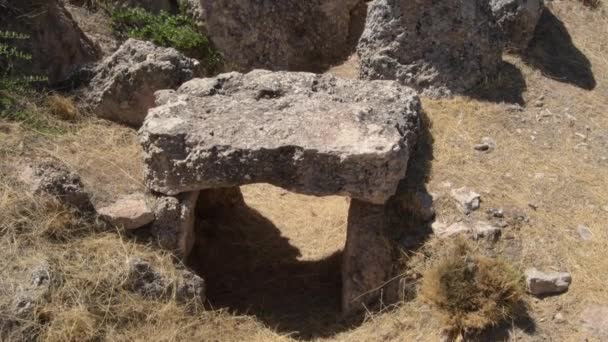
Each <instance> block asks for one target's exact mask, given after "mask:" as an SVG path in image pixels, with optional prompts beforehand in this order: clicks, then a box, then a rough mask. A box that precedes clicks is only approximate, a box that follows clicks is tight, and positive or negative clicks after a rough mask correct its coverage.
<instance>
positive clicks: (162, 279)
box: [125, 257, 205, 305]
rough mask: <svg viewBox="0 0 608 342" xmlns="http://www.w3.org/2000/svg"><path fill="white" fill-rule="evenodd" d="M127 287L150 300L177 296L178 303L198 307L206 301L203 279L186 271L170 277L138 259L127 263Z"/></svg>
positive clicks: (183, 270)
mask: <svg viewBox="0 0 608 342" xmlns="http://www.w3.org/2000/svg"><path fill="white" fill-rule="evenodd" d="M125 287H126V288H127V289H128V290H129V291H132V292H135V293H138V294H140V295H142V296H144V297H148V298H155V299H167V298H170V297H171V296H173V295H175V299H176V300H177V301H178V302H181V303H187V304H197V305H200V304H202V302H203V301H204V300H205V281H204V280H203V278H201V277H199V276H198V275H196V274H194V273H192V272H190V271H189V270H185V269H181V270H177V272H176V274H175V275H174V276H169V275H166V274H163V273H161V272H159V271H158V270H156V269H155V268H154V267H153V266H152V264H150V263H149V262H148V261H146V260H143V259H141V258H137V257H134V258H130V259H129V260H128V261H127V276H126V280H125Z"/></svg>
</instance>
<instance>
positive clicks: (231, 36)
mask: <svg viewBox="0 0 608 342" xmlns="http://www.w3.org/2000/svg"><path fill="white" fill-rule="evenodd" d="M201 2H202V4H203V11H202V12H203V14H204V18H205V22H206V26H207V32H208V34H209V37H210V39H211V40H212V41H213V43H214V44H215V45H216V46H217V48H218V49H219V50H220V51H221V52H222V53H223V55H224V56H225V58H226V60H227V61H229V62H230V63H233V64H234V66H235V67H236V68H237V69H238V70H240V71H249V70H251V69H254V68H263V69H269V70H291V71H313V72H318V71H321V70H322V69H324V68H326V67H327V66H329V65H331V64H334V63H335V62H337V61H338V60H340V59H341V58H344V57H346V56H347V54H348V52H349V51H348V50H349V46H348V45H349V44H348V43H349V40H350V37H349V36H350V27H351V21H352V20H351V19H352V18H351V11H353V9H355V8H356V7H357V5H359V4H360V3H361V2H362V0H308V1H302V0H281V1H258V0H238V1H225V0H202V1H201Z"/></svg>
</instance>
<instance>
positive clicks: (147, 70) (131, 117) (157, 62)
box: [83, 39, 199, 127]
mask: <svg viewBox="0 0 608 342" xmlns="http://www.w3.org/2000/svg"><path fill="white" fill-rule="evenodd" d="M198 64H199V63H198V61H196V60H194V59H191V58H187V57H186V56H184V55H182V54H181V53H179V52H178V51H177V50H175V49H173V48H163V47H158V46H156V45H154V44H152V43H150V42H144V41H141V40H136V39H129V40H127V41H126V42H125V43H124V44H123V45H122V46H121V47H120V48H119V49H118V51H116V52H115V53H114V54H113V55H112V56H110V57H108V58H106V59H105V60H104V61H103V62H102V63H100V65H99V66H98V67H97V70H96V71H95V72H96V75H95V77H94V78H93V80H92V81H91V83H90V85H89V87H88V89H87V91H86V92H85V95H84V99H83V102H84V103H85V105H86V106H87V107H88V108H89V109H90V110H91V111H92V112H93V113H95V114H96V115H97V116H99V117H102V118H105V119H108V120H112V121H117V122H121V123H125V124H128V125H130V126H134V127H139V126H141V123H142V122H143V121H144V118H145V117H146V114H147V113H148V109H149V108H150V107H154V92H155V91H157V90H160V89H168V88H177V87H179V86H180V85H181V84H182V83H183V82H185V81H187V80H190V79H191V78H192V77H193V76H194V74H195V72H196V68H197V66H198Z"/></svg>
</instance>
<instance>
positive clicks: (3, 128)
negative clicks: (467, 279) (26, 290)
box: [0, 1, 608, 342]
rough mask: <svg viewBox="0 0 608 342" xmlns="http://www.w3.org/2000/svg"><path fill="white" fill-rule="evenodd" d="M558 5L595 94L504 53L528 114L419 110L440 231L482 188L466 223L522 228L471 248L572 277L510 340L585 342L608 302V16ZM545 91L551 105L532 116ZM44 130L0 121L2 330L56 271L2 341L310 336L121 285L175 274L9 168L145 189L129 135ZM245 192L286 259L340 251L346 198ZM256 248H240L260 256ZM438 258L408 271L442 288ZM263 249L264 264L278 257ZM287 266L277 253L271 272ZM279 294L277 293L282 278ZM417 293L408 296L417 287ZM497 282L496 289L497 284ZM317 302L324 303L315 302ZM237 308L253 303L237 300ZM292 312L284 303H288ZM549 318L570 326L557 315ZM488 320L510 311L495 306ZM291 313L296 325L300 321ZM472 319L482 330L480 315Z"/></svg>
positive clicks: (103, 190)
mask: <svg viewBox="0 0 608 342" xmlns="http://www.w3.org/2000/svg"><path fill="white" fill-rule="evenodd" d="M552 7H553V9H552V10H553V13H554V14H555V15H556V16H557V17H558V18H560V19H561V20H562V21H563V22H564V25H565V27H566V29H567V30H568V31H569V33H570V35H571V36H572V38H573V42H574V44H575V45H576V47H577V48H578V49H580V50H581V52H582V53H583V54H584V55H585V56H586V57H587V58H588V59H589V61H590V65H591V71H592V73H593V76H594V78H595V81H596V83H597V85H596V87H595V88H594V89H591V90H585V89H581V88H580V87H577V86H576V85H574V84H570V83H567V82H563V81H564V80H560V79H559V78H556V77H554V75H551V77H549V76H550V75H548V74H546V73H545V72H543V71H541V70H539V69H537V68H534V67H532V66H530V65H529V64H527V63H524V62H523V61H522V60H521V59H520V58H519V57H517V56H506V57H505V58H506V60H507V61H508V62H509V63H511V64H512V65H514V67H515V69H519V70H520V71H521V72H522V77H523V79H524V80H525V83H526V85H527V89H526V90H525V91H524V92H523V94H522V97H523V99H524V100H525V101H526V102H527V106H525V107H524V108H523V110H522V111H518V110H512V109H510V106H509V105H505V104H500V103H493V102H489V101H486V100H478V99H471V98H467V97H457V98H455V99H451V100H428V99H424V101H423V102H424V108H425V110H426V112H427V115H428V117H429V119H430V121H431V122H432V126H431V135H432V136H433V138H434V143H433V148H432V150H433V155H434V159H433V165H432V166H433V167H432V171H431V174H430V181H429V183H428V184H427V186H428V187H429V189H430V190H431V191H432V192H434V193H435V194H436V195H437V198H438V199H437V201H436V207H437V214H438V219H439V220H441V221H445V222H448V223H451V222H454V221H456V220H459V219H462V215H461V214H460V213H459V212H458V210H457V209H456V207H455V206H454V205H453V203H452V201H451V200H450V198H449V190H450V189H451V188H454V187H460V186H469V187H471V188H473V189H475V190H476V191H478V192H479V193H481V195H482V208H481V210H480V211H478V212H475V213H474V214H473V215H472V217H471V219H473V220H477V219H482V220H487V219H488V217H487V216H486V215H485V210H487V209H489V208H504V209H505V212H506V215H507V218H506V221H509V220H510V219H511V218H512V216H513V214H512V213H521V214H525V215H526V216H527V217H529V222H527V223H526V222H512V221H509V223H510V225H509V227H507V228H505V230H504V232H503V238H502V239H501V241H499V242H498V243H497V244H495V245H490V246H486V245H479V246H476V247H475V248H479V250H480V251H483V254H484V255H485V254H487V255H489V256H492V257H494V256H497V255H499V256H501V257H503V258H504V259H507V260H508V261H509V263H510V264H512V265H514V266H513V267H514V268H515V270H516V271H515V272H520V271H521V270H522V269H524V268H526V267H530V266H534V267H537V268H541V269H548V270H552V269H555V270H561V271H569V272H571V273H572V275H573V279H574V283H573V284H572V286H571V288H570V290H569V291H568V292H567V293H566V294H563V295H561V296H557V297H551V298H547V299H544V300H541V301H539V300H527V298H525V300H526V301H527V302H528V303H527V304H528V306H529V314H530V315H531V316H532V319H533V321H534V322H535V326H536V331H535V332H529V331H524V330H522V329H520V328H518V327H507V328H506V334H507V337H508V338H507V339H505V340H508V339H519V340H523V341H537V340H541V339H543V340H559V341H580V340H584V339H589V340H593V337H592V336H590V335H589V334H588V333H587V332H585V331H584V330H581V329H580V327H579V326H578V325H577V324H576V322H578V315H579V314H580V312H581V311H582V310H583V309H584V307H585V305H586V304H587V303H591V302H595V303H608V293H607V292H606V291H605V284H606V283H607V282H608V278H607V277H606V272H605V270H606V269H608V260H606V258H605V257H604V255H605V246H606V243H607V242H608V231H606V229H605V224H604V223H605V222H606V221H608V211H607V210H608V209H605V208H608V188H607V186H606V182H605V180H606V179H607V178H608V169H607V168H606V165H607V164H606V163H607V161H606V160H605V158H604V157H605V155H606V152H607V151H608V142H606V137H608V128H607V127H608V117H606V113H608V99H607V97H606V94H608V59H607V58H606V56H608V40H607V39H606V37H608V16H607V15H606V13H605V11H604V9H603V8H599V9H597V10H594V11H590V10H587V9H585V8H582V7H581V5H580V4H579V3H578V1H554V2H553V5H552ZM564 62H568V61H564ZM570 62H572V61H570ZM355 64H356V60H350V61H349V62H348V63H347V64H346V65H345V66H344V67H343V68H337V69H336V70H335V71H336V72H337V73H340V75H341V76H344V77H348V76H351V75H356V65H355ZM541 96H543V97H544V100H543V102H544V105H543V106H542V107H535V106H534V103H535V102H536V101H537V99H538V98H539V97H541ZM45 120H46V119H45ZM49 122H51V123H52V124H53V125H54V126H53V127H60V128H61V134H57V133H51V134H49V133H47V132H42V133H41V132H40V130H37V129H34V130H32V129H29V128H25V127H24V126H22V125H18V124H14V123H2V124H0V260H2V262H0V274H1V277H0V327H6V326H5V325H4V326H3V322H6V321H7V320H12V319H14V318H15V317H10V312H11V311H10V310H7V308H9V307H11V305H12V304H13V303H12V300H13V298H14V294H15V292H16V291H18V286H19V284H23V283H24V282H27V279H28V278H29V272H30V270H31V269H32V267H34V266H36V265H37V264H39V263H40V262H43V261H44V262H48V263H49V265H50V266H51V269H52V273H53V275H54V279H53V281H52V283H51V286H50V288H49V294H48V295H47V296H44V297H43V299H42V302H41V303H40V305H39V306H38V310H37V311H35V312H34V313H33V314H32V315H31V316H28V317H26V318H25V319H24V318H20V320H19V322H20V325H19V326H18V328H17V329H11V330H10V331H7V330H3V331H2V332H0V334H3V336H1V337H0V339H2V340H6V341H23V340H33V336H36V335H38V336H39V337H40V339H41V340H49V341H70V340H73V341H86V340H112V341H146V340H148V341H208V340H212V341H241V340H247V341H254V342H255V341H293V340H295V339H297V338H296V337H294V336H302V335H303V334H297V332H294V333H291V332H288V331H286V330H285V329H283V330H280V329H277V325H276V324H273V323H272V322H273V321H272V320H264V319H262V318H263V315H261V314H257V313H256V314H253V313H251V312H249V313H246V312H245V313H240V314H234V313H229V312H227V311H225V310H208V311H203V312H192V311H189V310H188V308H186V307H184V306H182V305H180V304H178V303H177V302H176V301H175V300H173V299H171V298H169V299H165V300H151V299H146V298H142V297H140V296H138V295H136V294H133V293H131V292H129V291H127V290H125V288H124V286H123V285H124V284H123V283H124V280H125V279H124V271H125V270H124V267H125V261H126V260H127V259H128V258H130V257H132V256H138V257H141V258H144V259H146V260H148V261H150V262H151V263H153V265H155V267H156V268H157V269H159V270H160V271H161V272H162V273H164V274H167V275H171V274H172V273H174V272H176V265H175V264H174V262H173V260H172V258H171V256H169V255H166V254H163V253H161V252H159V251H158V250H155V249H153V248H150V247H149V246H146V245H142V244H140V243H137V242H136V241H135V240H134V239H133V238H131V237H130V236H123V235H122V234H123V233H121V232H118V231H114V230H108V227H105V226H104V225H102V224H100V223H99V222H97V221H96V219H95V218H94V217H82V216H80V215H79V214H78V213H76V212H74V211H73V210H72V209H70V208H66V207H64V206H62V205H60V204H58V203H56V202H55V201H54V200H53V199H50V198H43V197H33V196H30V195H27V191H25V190H24V189H23V188H22V187H21V185H19V184H18V183H16V182H15V181H14V177H13V173H14V170H11V169H10V168H9V167H8V166H9V165H11V164H13V163H14V162H15V161H18V160H20V159H22V158H38V157H54V158H57V159H60V160H62V161H63V162H65V163H67V164H68V165H69V166H70V167H71V168H73V169H74V170H76V171H78V172H79V173H80V174H81V176H82V177H83V179H84V182H85V185H86V186H87V187H88V188H89V189H90V190H91V192H92V193H93V194H94V199H95V200H96V201H106V200H109V199H111V198H113V197H114V196H116V195H118V194H124V193H130V192H135V191H139V190H141V189H143V185H142V166H141V162H140V161H141V155H140V154H141V151H140V148H139V146H138V143H137V137H136V134H135V132H133V131H132V130H130V129H127V128H124V127H120V126H117V125H113V124H109V123H107V122H103V121H98V120H93V119H88V118H83V119H81V120H77V121H76V122H73V123H72V122H59V121H58V120H55V121H52V119H51V121H49ZM37 131H38V132H37ZM484 136H490V137H492V138H493V139H494V140H495V141H496V142H497V148H496V149H495V150H494V151H493V152H491V153H486V154H483V153H478V152H476V151H474V150H473V148H472V146H473V145H474V144H476V143H478V142H479V140H480V139H481V138H482V137H484ZM446 182H449V183H451V184H452V186H451V187H448V186H447V185H446ZM244 192H245V195H246V198H247V201H248V203H249V204H250V205H251V206H252V207H254V208H255V209H257V210H258V212H259V214H261V215H259V216H261V217H262V218H265V219H267V221H269V222H266V224H267V225H268V226H271V227H274V228H273V229H275V230H280V234H279V235H280V236H279V237H280V238H281V239H283V240H285V241H286V242H287V243H288V244H289V245H291V247H289V250H288V252H289V253H291V254H290V255H295V252H294V250H293V249H294V248H295V249H297V250H298V253H299V254H300V255H299V256H298V257H297V258H296V259H297V260H296V262H300V265H303V266H306V267H308V266H310V265H315V263H317V262H318V261H320V260H321V261H322V260H323V259H324V258H326V257H327V256H328V255H331V254H332V253H333V252H334V251H337V250H339V249H340V248H342V246H343V243H344V235H343V234H344V223H345V215H346V208H347V204H348V203H347V201H345V200H344V199H340V198H328V199H323V200H318V199H314V198H313V199H311V198H310V197H305V196H298V195H294V194H291V193H285V192H284V191H282V190H280V189H276V188H273V187H267V186H251V187H246V188H245V189H244ZM529 204H533V205H534V207H535V208H537V209H533V208H532V207H530V206H529ZM580 224H585V225H587V226H588V227H589V228H590V230H591V231H592V233H593V239H592V240H591V241H581V240H580V239H579V238H578V237H577V236H576V233H575V231H574V228H576V226H578V225H580ZM243 228H247V227H246V226H245V225H244V226H243ZM285 241H284V242H285ZM256 246H259V245H253V246H249V249H250V250H254V251H255V250H256V248H255V247H256ZM237 247H238V246H236V247H235V246H233V247H232V248H235V249H236V248H237ZM258 249H259V248H258ZM446 250H448V249H447V248H446V245H445V244H444V243H441V242H439V241H437V240H436V239H434V238H431V240H430V241H428V242H427V243H426V244H425V246H424V247H423V248H422V249H421V250H420V251H418V252H415V253H414V255H413V256H412V257H411V258H410V263H409V267H410V268H411V270H410V271H411V272H412V273H413V274H422V275H425V276H424V277H423V279H424V282H425V283H433V279H435V280H436V281H435V282H434V283H435V284H437V283H440V281H438V280H437V276H435V277H434V276H433V271H432V268H433V265H436V262H437V260H438V259H441V256H443V255H445V254H446ZM476 250H477V249H476ZM257 252H258V253H259V254H264V255H268V254H270V252H271V251H269V250H258V251H257ZM480 260H485V261H487V263H489V265H488V264H484V263H483V262H482V263H481V264H483V267H484V268H485V267H490V266H492V265H493V266H495V267H501V266H496V264H495V263H493V262H490V261H488V260H492V259H480ZM282 261H284V260H274V262H276V263H277V264H281V262H282ZM273 265H274V264H272V265H271V266H273ZM490 268H491V267H490ZM454 269H461V268H458V267H456V268H455V267H454V265H449V267H447V270H448V271H449V270H454ZM303 270H305V271H306V270H307V269H305V268H303ZM313 270H315V271H319V270H321V271H323V270H326V269H324V268H319V267H317V268H314V269H313ZM442 273H443V272H442ZM491 273H492V272H491ZM290 274H291V273H290ZM302 274H304V273H302ZM436 274H439V273H436ZM284 277H285V276H284ZM277 278H279V279H281V278H280V277H277ZM509 278H510V277H508V278H507V279H509ZM228 279H229V278H228ZM311 279H313V278H311V277H310V276H308V277H302V278H301V279H300V278H298V279H295V283H296V284H297V282H300V283H302V284H307V282H310V280H311ZM207 281H208V282H209V281H213V280H212V279H207ZM242 281H243V282H246V281H247V279H243V280H242ZM291 282H292V283H294V281H293V280H292V281H291ZM307 285H311V286H314V284H307ZM273 286H277V289H279V287H278V286H280V284H279V283H275V285H273ZM411 286H413V287H414V288H415V287H416V286H417V283H416V282H413V284H411ZM497 287H498V288H502V286H501V284H499V286H497ZM270 290H271V291H270V292H272V291H273V290H274V288H271V289H270ZM279 290H280V289H279ZM267 292H268V291H267ZM319 293H321V292H319ZM448 293H449V292H448ZM492 293H493V294H496V293H495V292H492ZM498 293H499V292H498ZM285 298H288V297H285ZM313 299H314V300H317V301H328V300H331V298H330V299H328V298H325V297H322V296H321V297H318V298H316V297H315V298H312V297H311V298H310V300H311V301H312V300H313ZM236 300H241V299H240V298H237V299H236ZM244 301H245V304H247V303H246V301H247V299H246V297H245V300H244ZM492 302H495V301H490V303H492ZM292 303H294V302H293V301H287V300H286V301H285V303H284V306H289V305H292ZM243 306H245V305H243ZM279 309H280V308H279ZM296 309H297V308H296ZM277 312H280V311H277ZM492 312H495V313H496V311H492ZM556 312H561V313H562V314H563V315H564V316H565V317H566V319H567V321H568V322H566V323H560V324H558V323H556V322H554V321H553V320H552V317H553V315H554V314H555V313H556ZM436 313H437V309H436V308H435V307H434V306H433V305H431V304H427V303H425V302H424V301H423V300H422V298H420V297H419V298H415V299H413V300H411V301H409V302H406V303H403V304H402V305H401V306H399V307H397V308H392V309H388V310H386V311H385V312H382V313H377V314H370V315H369V316H368V317H367V319H366V320H365V322H363V323H361V324H357V325H355V326H353V327H349V326H346V325H340V326H339V328H338V329H336V328H335V327H328V326H327V325H328V324H327V320H326V316H324V315H322V314H311V315H307V317H306V319H307V320H309V321H308V322H305V324H300V325H299V327H300V328H302V327H303V328H302V329H304V330H305V329H310V327H319V326H321V327H323V329H325V330H326V331H328V333H325V334H323V335H322V336H312V337H310V336H309V337H308V339H310V340H315V341H437V340H438V339H439V336H440V333H441V331H442V329H443V327H444V326H443V322H442V321H440V320H436V319H429V318H430V317H433V316H434V315H436ZM271 314H272V312H270V313H267V316H269V315H271ZM505 316H506V315H505ZM455 317H456V316H455V315H448V316H447V318H446V319H447V320H448V323H449V322H450V320H454V319H456V318H455ZM494 317H498V318H501V317H504V316H503V315H502V314H500V313H499V314H497V315H496V316H494ZM283 319H284V320H289V319H290V317H283ZM291 319H292V320H293V318H291ZM296 319H299V320H302V315H300V316H298V317H296ZM496 319H497V318H496ZM494 320H495V319H492V321H494ZM456 325H457V326H470V324H469V323H457V324H456ZM472 326H478V327H480V326H481V324H480V323H479V321H477V323H475V324H472ZM307 327H308V328H307ZM1 329H2V328H0V330H1ZM278 331H279V332H278ZM304 332H305V331H304ZM487 340H496V339H495V338H494V339H487Z"/></svg>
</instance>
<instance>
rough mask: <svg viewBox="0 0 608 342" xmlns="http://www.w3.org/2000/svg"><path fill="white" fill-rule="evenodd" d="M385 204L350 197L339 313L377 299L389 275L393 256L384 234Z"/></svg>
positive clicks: (360, 308) (347, 311) (359, 308)
mask: <svg viewBox="0 0 608 342" xmlns="http://www.w3.org/2000/svg"><path fill="white" fill-rule="evenodd" d="M384 211H385V206H384V205H376V204H371V203H366V202H362V201H359V200H355V199H353V200H352V201H351V204H350V209H349V211H348V226H347V237H346V246H345V247H344V252H343V255H342V258H343V259H342V260H343V261H342V312H343V313H344V314H352V313H355V312H357V311H360V310H364V309H365V308H366V307H369V305H370V304H373V303H375V302H377V301H378V299H379V298H380V297H381V296H382V294H383V293H382V288H383V285H385V283H386V281H387V280H388V278H389V277H390V276H391V275H392V273H391V272H392V271H393V270H392V268H393V264H394V263H393V257H392V254H391V253H392V248H391V245H390V242H389V239H388V238H387V236H386V235H385V229H386V227H385V214H384Z"/></svg>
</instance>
